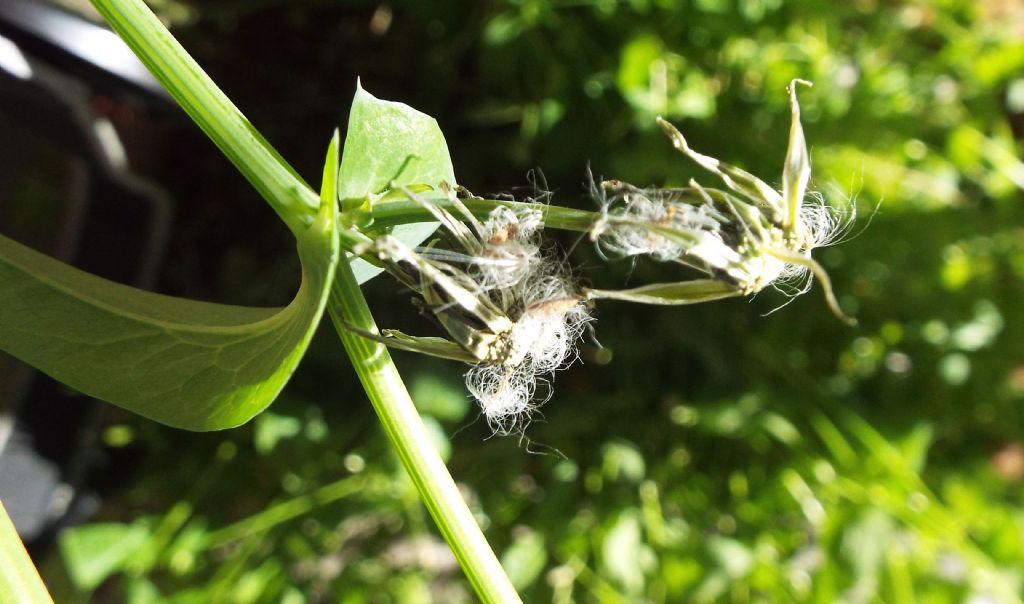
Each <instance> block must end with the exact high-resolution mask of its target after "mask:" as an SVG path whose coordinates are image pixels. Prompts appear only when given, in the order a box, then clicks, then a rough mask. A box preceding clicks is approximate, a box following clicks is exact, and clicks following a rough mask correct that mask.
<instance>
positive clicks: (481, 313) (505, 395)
mask: <svg viewBox="0 0 1024 604" xmlns="http://www.w3.org/2000/svg"><path fill="white" fill-rule="evenodd" d="M442 188H443V189H444V190H446V191H447V193H448V201H449V203H450V205H451V206H452V207H453V208H454V210H455V211H456V212H458V214H459V216H458V217H456V215H454V214H453V213H452V212H449V211H448V210H447V209H445V208H444V207H442V206H440V205H438V204H435V203H432V202H431V201H429V200H427V199H424V198H422V197H420V196H419V195H417V194H415V193H413V192H412V191H406V195H407V196H408V197H409V199H412V200H414V201H416V202H417V203H419V204H421V205H422V206H423V207H425V208H426V209H427V210H428V211H430V213H431V214H432V215H433V216H434V218H436V219H437V220H438V221H439V222H440V223H441V225H442V227H443V229H444V232H445V233H446V234H447V235H448V239H450V240H451V241H452V243H453V244H454V245H453V246H452V247H453V248H455V249H448V248H441V247H439V246H438V245H437V242H433V243H432V244H431V245H429V246H426V247H424V248H418V249H415V250H413V249H410V248H409V247H407V246H405V245H404V244H402V243H401V242H400V241H398V240H397V239H394V238H392V237H390V236H383V237H380V238H378V239H376V240H375V241H374V242H373V243H372V249H369V250H366V251H367V252H370V253H372V254H373V255H375V256H376V257H377V258H378V259H379V260H380V261H381V262H382V263H383V264H384V266H385V267H386V269H387V271H388V272H389V273H390V274H392V275H393V276H395V277H396V278H398V279H399V280H400V281H401V282H402V283H404V284H405V285H407V286H408V287H410V288H411V289H412V290H414V291H415V292H416V293H418V294H419V295H420V297H421V299H420V303H421V305H422V306H423V307H424V310H425V311H426V312H427V313H428V314H429V315H430V316H432V317H433V318H435V319H436V320H437V322H438V323H439V324H440V325H441V327H442V328H443V329H444V331H445V332H446V333H447V335H448V337H449V338H450V339H443V338H421V337H414V336H408V335H405V334H403V333H401V332H397V331H393V330H385V331H383V332H382V334H381V335H379V336H378V335H375V334H363V335H366V336H367V337H372V338H374V339H377V340H379V341H381V342H383V343H385V344H388V345H390V346H394V347H397V348H401V349H405V350H411V351H414V352H421V353H426V354H432V355H434V356H441V357H444V358H451V359H457V360H461V361H464V362H467V363H470V364H472V365H473V367H472V368H471V369H470V370H469V371H468V372H467V373H466V386H467V388H468V390H469V391H470V393H471V394H472V395H473V396H474V397H475V398H476V399H477V400H478V401H479V403H480V406H481V409H482V412H483V414H484V416H485V417H486V419H487V421H488V424H489V425H490V426H491V428H492V430H494V431H495V432H496V433H499V434H510V433H518V432H521V431H522V430H523V428H525V426H526V424H528V423H529V421H530V419H531V417H532V416H533V414H534V413H535V411H536V409H537V408H538V407H539V406H540V405H542V404H543V403H544V402H546V401H547V398H548V397H550V388H544V396H538V395H537V391H538V386H542V387H546V386H548V385H549V384H550V379H551V376H552V374H553V372H554V371H555V370H557V369H561V368H563V367H565V366H566V365H568V364H569V363H571V362H572V361H573V360H575V358H576V341H577V340H578V339H579V337H580V336H581V334H582V333H583V330H584V328H585V326H586V324H587V322H588V321H589V320H590V311H589V307H588V306H587V304H585V303H584V300H583V298H582V297H581V296H580V295H579V294H578V293H577V290H576V288H575V286H574V284H573V281H572V279H571V278H570V276H569V275H568V274H567V272H566V271H565V269H564V265H563V264H562V263H560V262H558V261H557V260H555V259H554V258H552V257H551V255H550V254H548V253H546V252H545V251H544V250H543V249H542V248H541V246H540V241H539V233H540V230H541V227H542V226H543V222H542V216H541V213H540V212H538V211H537V210H535V209H520V210H512V209H510V208H507V207H503V206H499V207H497V208H495V209H494V210H492V211H491V212H490V214H489V215H488V216H487V218H486V219H485V220H483V221H480V220H478V219H477V218H476V217H475V216H473V214H472V213H471V212H470V211H469V210H468V209H467V208H466V207H465V205H464V204H463V202H462V200H461V199H459V197H458V196H457V194H456V192H455V191H454V190H450V189H448V188H447V187H442Z"/></svg>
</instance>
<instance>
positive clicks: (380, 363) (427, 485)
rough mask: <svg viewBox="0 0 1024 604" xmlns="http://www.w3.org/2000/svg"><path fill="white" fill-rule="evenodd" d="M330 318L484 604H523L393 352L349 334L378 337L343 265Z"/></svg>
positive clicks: (344, 262)
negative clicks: (366, 333)
mask: <svg viewBox="0 0 1024 604" xmlns="http://www.w3.org/2000/svg"><path fill="white" fill-rule="evenodd" d="M327 308H328V312H329V313H330V315H331V319H332V320H333V321H334V325H335V328H336V329H337V330H338V334H339V335H340V336H341V341H342V343H343V344H344V345H345V350H346V351H347V352H348V355H349V358H350V359H352V365H353V366H354V367H355V370H356V374H357V375H358V376H359V380H360V381H361V382H362V384H363V388H364V389H365V390H366V394H367V396H369V398H370V402H371V403H372V404H373V408H374V409H375V410H376V411H377V415H378V416H380V420H381V423H382V424H383V425H384V431H385V432H386V433H387V436H388V438H389V439H390V440H391V444H392V445H393V446H394V447H395V450H396V451H397V452H398V457H399V459H401V461H402V465H403V466H405V469H406V471H407V472H408V473H409V476H410V477H411V478H412V481H413V483H414V484H415V485H416V489H417V491H419V493H420V496H421V497H422V498H423V502H424V504H426V506H427V510H428V511H429V512H430V515H431V516H433V518H434V522H436V523H437V526H438V528H440V530H441V534H442V535H443V536H444V538H445V540H446V541H447V542H448V545H449V546H450V547H451V548H452V552H453V553H454V554H455V557H456V559H458V561H459V564H460V565H461V566H462V569H463V571H464V572H465V573H466V576H467V577H468V578H469V581H470V583H472V584H473V588H474V589H475V590H476V593H477V595H478V596H479V597H480V599H481V600H482V601H483V602H488V603H492V602H494V603H498V602H520V599H519V596H518V595H517V594H516V591H515V588H513V587H512V584H511V582H509V580H508V577H507V576H506V575H505V572H504V570H503V569H502V568H501V564H500V563H499V562H498V559H497V558H496V557H495V555H494V552H493V551H491V548H490V546H488V544H487V540H486V539H485V538H484V535H483V532H481V530H480V527H479V526H478V525H477V523H476V520H475V519H474V518H473V514H472V513H471V512H470V511H469V507H467V505H466V502H465V500H463V498H462V495H461V494H460V493H459V489H458V487H456V486H455V481H454V480H452V477H451V475H450V474H449V473H448V469H447V468H446V467H445V465H444V462H443V461H441V457H440V455H438V453H437V450H436V449H435V448H434V445H433V443H431V441H430V437H429V435H428V433H427V430H426V428H425V426H424V425H423V420H422V419H420V416H419V413H418V412H417V411H416V407H415V406H414V405H413V402H412V399H411V398H410V397H409V392H408V391H407V390H406V388H405V384H404V383H403V382H402V378H401V376H400V375H399V374H398V369H397V368H396V367H395V365H394V363H393V362H392V360H391V355H390V354H389V353H388V349H387V347H385V346H384V345H383V344H380V343H377V342H374V341H372V340H368V339H366V338H363V337H361V336H359V335H357V334H355V333H353V332H352V331H350V330H349V329H347V328H346V325H352V326H354V327H356V328H358V329H361V330H365V331H369V332H372V333H378V330H377V325H376V323H375V322H374V320H373V315H372V314H371V313H370V308H369V306H367V304H366V298H364V297H363V293H362V291H361V290H360V289H359V284H358V283H356V280H355V276H354V275H353V274H352V268H351V267H350V266H349V263H348V261H347V260H346V259H342V261H341V262H339V263H338V273H337V275H336V276H335V278H334V285H333V287H332V290H331V298H330V301H329V302H328V306H327Z"/></svg>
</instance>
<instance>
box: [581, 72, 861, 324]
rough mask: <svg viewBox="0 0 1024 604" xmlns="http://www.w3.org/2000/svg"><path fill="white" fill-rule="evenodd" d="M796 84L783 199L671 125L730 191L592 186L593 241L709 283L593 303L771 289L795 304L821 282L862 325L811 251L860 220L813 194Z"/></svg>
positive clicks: (672, 133)
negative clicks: (680, 268)
mask: <svg viewBox="0 0 1024 604" xmlns="http://www.w3.org/2000/svg"><path fill="white" fill-rule="evenodd" d="M797 84H807V85H809V84H808V83H807V82H804V81H802V80H794V81H793V82H792V83H791V84H790V86H789V95H790V108H791V112H792V125H791V128H790V136H789V148H788V151H787V153H786V160H785V164H784V166H783V172H782V191H781V192H780V191H776V190H775V189H773V188H772V187H771V186H769V185H768V184H766V183H765V182H763V181H762V180H760V179H758V178H757V177H755V176H753V175H752V174H749V173H748V172H745V171H744V170H741V169H739V168H736V167H734V166H730V165H728V164H726V163H723V162H720V161H718V160H717V159H714V158H712V157H709V156H707V155H702V154H700V153H698V152H696V151H694V150H692V149H691V148H690V146H689V145H688V144H687V141H686V139H685V138H684V137H683V135H682V134H681V133H680V132H679V131H678V130H677V129H676V128H675V127H674V126H672V125H671V124H669V123H668V122H667V121H665V120H663V119H661V118H658V124H659V125H660V126H661V127H662V129H663V130H664V131H665V132H666V134H668V136H669V138H670V139H671V140H672V143H673V145H674V146H675V147H676V149H678V150H679V151H681V152H682V153H683V154H684V155H686V156H687V157H689V158H690V159H692V160H693V161H695V162H696V163H697V164H699V165H700V166H702V167H703V168H705V169H706V170H708V171H710V172H713V173H714V174H716V175H717V176H718V177H719V178H720V179H721V181H722V183H723V184H724V185H725V188H724V189H715V188H705V187H702V186H701V185H699V184H697V182H696V181H692V180H691V181H690V186H688V187H685V188H679V189H640V188H637V187H634V186H632V185H629V184H626V183H623V182H621V181H617V180H612V181H604V182H602V183H601V185H600V187H596V186H595V187H592V190H593V195H594V197H595V198H596V199H597V201H598V203H599V204H600V205H601V213H600V217H599V218H598V220H596V221H595V223H594V225H593V227H592V229H591V231H590V237H591V239H592V240H593V241H594V242H595V243H596V244H597V246H598V249H599V250H600V251H601V252H602V253H603V254H605V255H610V256H617V257H628V256H648V257H651V258H654V259H656V260H659V261H672V262H678V263H680V264H684V265H686V266H689V267H692V268H695V269H697V270H698V271H700V272H702V273H704V274H705V275H706V276H707V278H705V279H696V280H691V281H683V282H678V283H660V284H654V285H648V286H644V287H640V288H634V289H630V290H619V291H613V290H587V292H586V295H587V297H588V298H591V299H598V298H611V299H621V300H630V301H636V302H646V303H653V304H692V303H697V302H703V301H707V300H714V299H720V298H725V297H730V296H742V295H749V294H754V293H757V292H759V291H761V290H763V289H764V288H766V287H768V286H769V285H770V286H772V287H774V288H776V289H778V290H779V291H782V292H783V293H785V294H787V295H790V296H795V295H798V294H801V293H804V292H806V291H807V290H808V289H809V288H810V286H811V282H812V277H817V278H818V280H819V281H821V283H822V287H823V289H824V290H825V296H826V299H827V301H828V304H829V307H830V308H831V309H832V311H833V312H834V313H835V314H836V315H837V316H839V317H840V318H841V319H843V320H845V321H847V322H851V323H852V322H853V321H852V319H849V318H848V317H847V316H846V315H845V314H843V312H842V310H841V309H840V308H839V304H838V302H837V301H836V299H835V296H834V295H833V293H832V287H831V283H830V281H829V278H828V274H827V273H826V272H825V270H824V268H822V267H821V265H820V264H818V263H817V262H816V261H815V260H814V259H813V258H811V251H812V250H813V249H814V248H816V247H822V246H825V245H829V244H830V243H833V242H835V241H836V240H837V239H839V238H841V237H842V236H843V235H844V234H845V233H846V232H847V231H848V229H849V228H850V227H851V226H852V224H853V220H854V218H855V213H854V211H853V210H852V209H851V210H850V211H849V212H846V213H841V212H838V211H836V210H835V209H833V208H832V207H830V206H829V205H827V204H826V203H825V201H824V199H823V198H822V197H821V196H820V195H817V194H813V193H812V194H808V192H807V184H808V181H809V179H810V173H811V168H810V157H809V155H808V152H807V144H806V142H805V140H804V134H803V128H802V127H801V125H800V105H799V103H798V102H797V97H796V85H797Z"/></svg>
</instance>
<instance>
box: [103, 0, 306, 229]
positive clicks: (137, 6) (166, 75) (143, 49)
mask: <svg viewBox="0 0 1024 604" xmlns="http://www.w3.org/2000/svg"><path fill="white" fill-rule="evenodd" d="M92 4H93V6H95V7H96V10H98V11H99V12H100V14H101V15H103V18H104V19H106V20H107V23H109V24H110V26H111V27H112V28H113V29H114V31H116V32H117V33H118V35H120V36H121V38H122V39H123V40H124V41H125V42H126V43H127V44H128V46H129V47H131V49H132V50H133V51H134V52H135V54H136V56H138V57H139V59H140V60H141V61H142V62H143V63H144V64H145V65H146V67H147V68H149V70H150V71H151V72H152V73H153V75H154V76H155V77H156V79H157V80H159V81H160V83H161V84H163V86H164V88H166V89H167V91H168V92H169V93H170V94H171V96H172V97H174V100H175V101H177V102H178V104H179V105H181V107H182V108H183V109H184V110H185V112H186V113H188V115H189V117H191V118H192V120H193V121H195V123H196V124H197V125H198V126H199V127H200V128H202V129H203V132H205V133H206V135H207V136H209V137H210V139H211V140H212V141H213V142H214V143H215V144H216V145H217V147H219V148H220V150H221V151H222V152H223V153H224V155H226V156H227V157H228V159H230V160H231V163H233V164H234V165H235V167H236V168H238V170H239V172H241V173H242V174H243V175H244V176H245V177H246V179H248V181H249V182H250V183H252V186H253V187H255V188H256V190H257V191H259V192H260V195H262V196H263V198H264V199H266V200H267V202H268V203H269V204H270V205H271V207H273V208H274V211H275V212H277V215H278V216H280V217H281V220H283V221H284V223H285V224H287V225H288V228H290V229H291V230H292V232H293V233H297V232H299V230H300V229H304V228H305V227H307V226H309V225H310V224H312V222H313V219H314V218H315V217H316V211H317V208H318V207H319V206H320V204H319V200H318V199H317V195H316V193H314V192H313V190H312V189H310V188H309V185H307V184H306V182H305V181H303V180H302V178H301V177H300V176H299V175H298V173H296V172H295V170H294V169H293V168H292V167H291V166H289V165H288V162H286V161H285V160H284V159H282V158H281V156H280V155H279V154H278V153H277V151H275V150H274V148H273V147H271V146H270V144H269V143H268V142H267V141H266V139H264V138H263V136H262V135H261V134H260V133H259V132H257V131H256V129H255V128H254V127H253V126H252V124H251V123H249V120H247V119H246V118H245V116H244V115H242V112H241V111H239V110H238V107H235V105H234V103H232V102H231V100H230V99H228V97H227V96H226V95H225V94H224V93H223V92H222V91H221V90H220V88H218V87H217V85H216V84H215V83H214V82H213V80H211V79H210V77H209V76H208V75H206V72H204V71H203V69H202V68H201V67H200V66H199V65H198V64H197V63H196V62H195V60H194V59H192V57H191V56H189V54H188V52H186V51H185V49H184V48H182V46H181V44H179V43H178V41H177V40H175V39H174V37H173V36H172V35H171V33H170V32H169V31H167V28H166V27H164V26H163V24H162V23H160V20H159V19H157V17H156V15H154V14H153V12H152V11H150V10H149V8H147V7H146V5H145V4H144V3H143V2H142V0H92Z"/></svg>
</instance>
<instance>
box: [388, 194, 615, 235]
mask: <svg viewBox="0 0 1024 604" xmlns="http://www.w3.org/2000/svg"><path fill="white" fill-rule="evenodd" d="M460 201H462V203H463V204H465V206H466V207H467V208H468V209H469V211H470V212H472V213H473V214H474V215H475V216H477V217H478V218H479V217H484V216H486V215H487V214H488V213H489V212H490V211H491V210H493V209H494V208H496V207H498V206H505V207H508V208H512V209H524V210H537V211H539V212H540V213H541V214H542V215H543V216H544V226H545V228H552V229H562V230H566V231H576V232H580V233H585V232H587V231H589V230H590V229H591V227H593V226H594V222H595V221H596V220H597V219H598V218H600V216H601V215H600V214H598V213H597V212H589V211H587V210H575V209H573V208H564V207H561V206H553V205H548V204H546V203H531V202H523V201H505V200H500V199H481V198H478V197H470V198H467V199H462V200H460ZM433 203H435V204H436V205H438V206H440V207H442V208H445V209H446V210H448V211H449V212H453V211H456V210H455V207H454V206H453V205H452V203H451V202H449V201H445V200H433ZM371 215H372V216H373V226H374V227H375V228H376V227H391V226H395V225H398V224H407V223H410V222H430V221H433V220H434V218H433V216H432V215H431V214H430V212H429V211H428V210H426V209H425V208H424V207H423V206H422V205H420V204H418V203H416V202H414V201H386V202H380V203H377V204H374V206H373V210H372V214H371ZM455 215H456V216H457V217H458V214H457V213H456V214H455Z"/></svg>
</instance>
